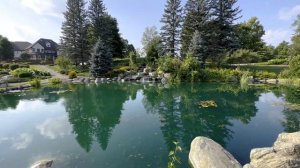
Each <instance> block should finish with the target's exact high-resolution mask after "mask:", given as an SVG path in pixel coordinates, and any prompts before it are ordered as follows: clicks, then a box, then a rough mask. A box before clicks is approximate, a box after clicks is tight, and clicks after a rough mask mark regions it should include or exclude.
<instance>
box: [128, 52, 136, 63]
mask: <svg viewBox="0 0 300 168" xmlns="http://www.w3.org/2000/svg"><path fill="white" fill-rule="evenodd" d="M136 63H137V62H136V53H135V52H130V53H129V65H130V66H131V67H134V66H136Z"/></svg>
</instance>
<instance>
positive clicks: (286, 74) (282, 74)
mask: <svg viewBox="0 0 300 168" xmlns="http://www.w3.org/2000/svg"><path fill="white" fill-rule="evenodd" d="M290 74H291V73H290V70H288V69H286V70H284V71H282V72H280V74H279V75H278V78H283V79H287V78H290V77H291V75H290Z"/></svg>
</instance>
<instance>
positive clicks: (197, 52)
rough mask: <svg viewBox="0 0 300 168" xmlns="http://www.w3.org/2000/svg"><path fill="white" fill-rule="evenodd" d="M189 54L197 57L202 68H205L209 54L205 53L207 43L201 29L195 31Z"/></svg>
mask: <svg viewBox="0 0 300 168" xmlns="http://www.w3.org/2000/svg"><path fill="white" fill-rule="evenodd" d="M189 54H191V55H192V56H193V57H195V58H196V59H197V60H198V61H199V62H200V64H201V68H204V66H205V62H206V58H207V55H206V54H205V45H204V44H203V40H202V38H201V35H200V33H199V31H196V32H195V33H194V36H193V39H192V41H191V45H190V48H189Z"/></svg>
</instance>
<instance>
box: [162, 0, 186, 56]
mask: <svg viewBox="0 0 300 168" xmlns="http://www.w3.org/2000/svg"><path fill="white" fill-rule="evenodd" d="M180 3H181V1H180V0H167V4H166V6H165V10H164V14H163V17H162V19H161V23H162V24H163V26H162V27H161V38H162V44H163V50H164V52H165V53H170V54H171V55H172V56H175V55H176V52H177V51H178V49H179V44H180V33H181V28H182V21H183V17H182V7H181V4H180Z"/></svg>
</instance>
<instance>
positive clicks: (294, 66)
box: [289, 55, 300, 78]
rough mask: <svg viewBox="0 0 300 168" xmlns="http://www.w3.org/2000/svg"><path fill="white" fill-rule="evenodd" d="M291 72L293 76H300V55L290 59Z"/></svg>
mask: <svg viewBox="0 0 300 168" xmlns="http://www.w3.org/2000/svg"><path fill="white" fill-rule="evenodd" d="M289 72H290V76H291V77H297V78H299V77H300V55H298V56H296V57H294V58H292V60H291V61H290V63H289Z"/></svg>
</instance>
